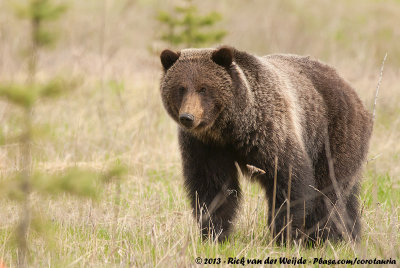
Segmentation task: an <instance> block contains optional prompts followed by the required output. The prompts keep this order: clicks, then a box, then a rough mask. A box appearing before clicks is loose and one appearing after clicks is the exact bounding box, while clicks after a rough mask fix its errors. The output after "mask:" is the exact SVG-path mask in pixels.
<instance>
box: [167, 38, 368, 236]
mask: <svg viewBox="0 0 400 268" xmlns="http://www.w3.org/2000/svg"><path fill="white" fill-rule="evenodd" d="M160 58H161V63H162V66H163V69H164V73H163V76H162V79H161V86H160V90H161V96H162V101H163V104H164V106H165V108H166V110H167V112H168V113H169V115H170V116H171V117H172V118H173V119H174V120H175V121H176V122H177V123H178V125H179V130H178V132H179V133H178V135H179V145H180V152H181V156H182V163H183V164H182V165H183V177H184V183H185V186H186V188H187V192H188V195H189V198H190V201H191V205H192V208H193V213H194V216H195V217H196V219H197V220H198V222H199V224H200V225H201V230H202V234H203V236H206V237H208V238H211V239H218V240H219V241H223V240H225V239H226V238H227V237H228V235H229V233H230V231H231V226H232V221H233V220H234V217H235V214H236V213H237V210H238V205H239V202H240V199H241V190H240V185H239V181H238V177H239V174H240V173H239V171H240V172H241V173H242V174H245V175H246V174H247V175H249V176H251V174H252V173H253V172H254V170H257V172H256V176H253V177H254V180H256V181H258V182H259V183H260V184H261V186H262V187H263V189H264V190H265V193H266V197H267V199H268V223H269V226H270V228H271V234H272V235H273V237H274V239H276V240H277V241H279V242H285V241H286V237H290V239H291V240H293V239H295V240H297V241H309V242H311V243H313V244H314V243H316V242H318V241H323V240H325V239H332V240H338V239H345V240H351V241H356V240H358V239H359V237H360V216H359V215H360V211H359V210H360V208H359V201H358V198H359V191H360V171H361V169H362V165H363V162H364V160H365V158H366V154H367V151H368V144H369V139H370V136H371V132H372V118H371V115H370V113H369V112H368V111H367V110H366V109H365V108H364V106H363V104H362V102H361V101H360V99H359V98H358V96H357V94H356V92H355V91H354V89H353V88H352V87H351V86H350V85H349V83H348V82H346V81H345V80H344V79H343V78H341V77H340V76H339V75H338V73H337V72H336V70H335V69H334V68H332V67H330V66H328V65H326V64H324V63H322V62H320V61H318V60H314V59H311V58H310V57H301V56H296V55H284V54H276V55H268V56H263V57H259V56H253V55H251V54H248V53H246V52H244V51H239V50H237V49H235V48H232V47H228V46H223V47H219V48H216V49H213V48H212V49H184V50H181V51H180V52H173V51H171V50H164V51H163V52H162V53H161V56H160ZM289 189H290V192H289ZM288 204H290V205H288Z"/></svg>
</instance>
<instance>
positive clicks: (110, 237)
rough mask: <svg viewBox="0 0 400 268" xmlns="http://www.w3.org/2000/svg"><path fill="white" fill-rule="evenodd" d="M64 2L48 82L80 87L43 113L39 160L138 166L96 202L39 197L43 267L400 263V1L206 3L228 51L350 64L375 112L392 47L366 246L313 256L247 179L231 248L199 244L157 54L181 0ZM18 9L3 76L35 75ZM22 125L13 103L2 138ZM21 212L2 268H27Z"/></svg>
mask: <svg viewBox="0 0 400 268" xmlns="http://www.w3.org/2000/svg"><path fill="white" fill-rule="evenodd" d="M58 2H62V1H58ZM64 2H68V4H69V10H68V12H67V13H66V14H65V16H64V17H63V18H62V20H61V21H60V22H57V23H54V24H52V25H51V27H54V29H56V31H57V32H58V33H59V36H60V41H59V43H58V44H57V45H56V46H55V47H54V49H52V50H50V51H44V52H42V53H41V54H40V62H39V71H38V79H39V80H45V79H47V78H48V77H51V76H53V75H58V74H63V75H64V76H68V77H74V78H76V79H78V80H79V81H80V82H79V86H78V88H77V89H75V90H74V91H73V92H71V93H70V94H68V95H66V96H64V97H62V98H60V99H58V100H56V101H51V102H50V101H40V102H39V103H37V105H36V106H35V109H34V111H33V121H34V124H35V125H38V126H45V127H46V128H47V129H48V131H47V133H46V135H41V136H40V137H38V138H37V139H36V140H35V141H34V143H33V144H32V150H33V153H32V154H33V166H34V167H35V168H37V169H39V170H41V171H43V172H45V173H56V172H62V171H63V170H65V169H67V168H69V167H75V166H78V167H83V168H89V169H93V170H96V171H100V172H101V171H103V170H105V169H106V168H107V167H108V166H110V165H113V164H114V163H116V162H118V163H123V164H124V165H126V166H127V170H128V172H127V174H126V176H125V177H124V179H123V180H122V181H121V182H120V183H110V184H108V185H107V186H105V189H103V191H102V195H101V198H99V199H98V200H97V201H92V200H88V199H80V198H77V197H74V196H70V195H66V194H63V195H59V196H56V197H54V196H45V197H43V196H40V195H38V194H36V193H33V194H32V196H31V206H32V209H33V211H35V215H36V217H37V218H38V219H46V220H42V221H41V222H42V225H43V226H42V229H44V232H42V233H37V232H35V231H32V232H31V233H30V235H29V243H30V244H29V245H30V263H31V264H30V266H31V267H154V266H157V267H175V266H177V267H186V266H195V265H196V264H195V258H196V257H202V258H203V259H204V258H221V260H222V261H224V260H227V259H228V257H236V258H242V257H245V258H247V259H250V258H257V259H266V258H267V257H271V258H278V257H284V256H286V257H290V258H291V257H298V258H300V257H303V258H307V259H309V260H311V259H313V258H324V259H335V258H336V259H353V258H354V257H357V258H359V259H363V258H364V259H365V258H367V259H374V258H376V259H389V258H392V259H396V260H397V263H399V262H400V209H399V204H400V143H399V142H398V141H399V140H400V105H399V103H400V83H399V76H400V45H399V44H400V28H399V27H397V26H395V25H397V24H398V18H399V16H400V2H399V1H394V0H393V1H374V0H368V1H364V0H354V1H344V0H343V1H338V2H335V3H333V2H330V1H318V4H316V2H314V1H309V0H300V1H288V0H286V1H278V0H276V1H268V4H267V2H265V1H261V0H252V1H239V0H235V1H227V0H225V1H218V2H217V3H214V2H213V1H209V0H207V1H201V2H200V1H199V3H198V5H199V9H200V10H201V11H202V12H207V11H210V10H216V11H219V12H220V13H221V14H222V16H223V18H224V19H223V20H222V21H221V22H220V24H219V25H218V26H219V27H221V28H224V29H225V30H227V32H228V35H227V37H226V38H225V40H224V43H226V44H230V45H233V46H235V47H237V48H239V49H243V50H247V51H249V52H253V53H255V54H259V55H261V54H268V53H274V52H285V53H296V54H307V55H313V56H314V57H316V58H320V59H322V60H324V61H325V62H327V63H330V64H332V65H334V66H336V67H337V68H338V71H339V73H341V74H342V76H343V77H345V78H346V79H347V80H348V81H349V82H350V83H351V84H352V85H353V86H354V87H355V89H356V90H357V92H358V94H359V95H360V97H361V99H362V100H363V101H364V103H365V105H366V107H367V108H368V109H369V110H370V111H372V107H373V102H374V95H375V89H376V85H377V83H378V79H379V75H380V68H381V63H382V59H383V57H384V55H385V53H386V52H387V53H388V58H387V61H386V62H385V69H384V72H383V77H382V83H381V85H380V92H379V98H378V100H377V110H376V121H375V126H374V133H373V137H372V140H371V145H370V152H369V155H368V159H369V161H368V163H367V164H366V168H365V171H364V173H363V184H362V186H363V187H362V193H361V196H360V200H361V203H362V220H363V236H362V241H361V243H360V244H356V245H354V244H351V243H346V242H343V243H339V244H333V243H325V244H324V245H321V246H320V247H317V248H314V249H307V248H303V247H298V246H293V247H291V248H284V247H278V246H276V245H272V244H271V243H270V240H269V236H268V229H267V228H266V221H267V217H266V215H267V205H266V201H265V197H264V194H263V192H262V191H261V189H260V187H259V186H258V185H257V184H253V183H250V182H249V181H248V180H246V179H245V178H242V179H241V185H242V188H243V192H244V202H243V205H242V207H241V209H240V213H239V217H238V218H237V220H236V221H235V223H234V232H233V235H232V237H231V240H230V241H228V242H226V243H223V244H213V243H210V242H204V243H203V242H201V241H200V238H199V232H198V228H197V226H196V223H195V222H194V220H193V218H192V216H191V209H190V206H189V202H188V200H187V198H186V195H185V192H184V189H183V180H182V173H181V164H180V157H179V152H178V143H177V135H176V130H177V126H176V124H175V123H174V122H173V121H172V120H171V119H170V118H169V117H168V115H167V114H166V112H165V110H164V108H163V106H162V103H161V100H160V96H159V89H158V88H159V79H160V76H161V65H160V63H159V59H158V55H157V52H158V51H159V50H161V49H162V48H164V47H166V46H167V45H165V44H163V43H161V42H160V41H157V40H158V37H159V35H160V32H159V29H160V27H159V25H158V24H157V21H156V20H155V19H154V17H155V15H156V14H157V10H160V9H167V10H169V9H171V6H173V4H175V3H179V1H156V0H148V1H145V0H136V1H135V0H119V1H106V0H103V1H95V0H89V1H78V0H69V1H64ZM10 3H11V2H10V1H1V0H0V82H4V81H24V80H25V79H26V60H24V57H23V51H24V45H25V43H26V40H27V38H28V27H27V23H26V22H25V21H23V20H22V21H21V20H19V19H17V18H16V17H15V16H14V15H13V13H12V5H10ZM20 123H21V112H20V111H19V110H18V109H15V107H14V106H12V105H11V104H9V103H7V102H5V101H0V136H1V137H12V136H15V135H16V133H18V132H19V131H20V128H19V126H20ZM18 148H19V147H18V144H16V143H15V142H14V141H13V140H12V138H8V139H6V143H5V144H2V145H0V180H3V179H5V178H7V177H8V176H10V175H11V174H13V173H14V172H15V171H17V170H18V165H19V160H18V159H19V158H18V154H19V150H18ZM18 216H19V206H18V203H16V202H14V201H12V200H8V199H4V198H1V199H0V260H1V259H2V260H3V262H4V264H6V265H7V267H15V262H16V258H17V256H16V248H15V243H13V240H14V239H13V232H14V229H15V226H16V224H17V222H18ZM39 222H40V221H39ZM225 265H226V264H225ZM225 265H224V264H222V265H218V266H225ZM210 266H211V265H210ZM238 266H241V265H240V264H238ZM315 266H318V265H317V264H316V265H315ZM0 267H1V262H0Z"/></svg>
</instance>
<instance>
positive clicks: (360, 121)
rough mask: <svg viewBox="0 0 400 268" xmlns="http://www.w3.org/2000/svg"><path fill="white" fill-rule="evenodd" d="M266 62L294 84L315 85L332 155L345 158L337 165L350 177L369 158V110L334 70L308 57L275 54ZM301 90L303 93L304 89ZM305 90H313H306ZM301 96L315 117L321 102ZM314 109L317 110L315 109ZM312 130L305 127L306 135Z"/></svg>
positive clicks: (370, 120) (370, 128)
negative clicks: (305, 82) (299, 82)
mask: <svg viewBox="0 0 400 268" xmlns="http://www.w3.org/2000/svg"><path fill="white" fill-rule="evenodd" d="M263 59H264V60H266V61H267V62H270V63H271V64H273V65H274V66H280V67H278V68H280V69H281V70H283V71H284V72H286V75H287V77H288V78H289V79H291V81H294V82H293V83H295V84H296V81H299V80H304V81H308V82H309V83H310V84H312V89H311V90H315V91H316V92H317V93H318V95H319V96H320V97H321V98H322V105H323V106H324V110H325V114H326V117H327V122H328V135H329V141H330V145H331V151H332V154H333V155H341V156H342V159H341V160H339V161H338V163H336V165H337V166H338V168H342V169H344V171H345V173H347V174H348V175H351V174H352V173H353V170H356V169H357V168H358V167H359V166H360V165H361V163H362V160H364V159H365V157H366V154H367V151H368V145H369V139H370V136H371V132H372V125H373V124H372V116H371V114H370V112H368V111H367V110H366V108H365V107H364V105H363V103H362V101H361V100H360V98H359V97H358V95H357V93H356V92H355V90H354V89H353V88H352V87H351V86H350V84H349V83H348V82H347V81H346V80H344V79H343V78H342V77H341V76H340V75H339V74H338V73H337V71H336V70H335V69H334V68H333V67H331V66H329V65H327V64H325V63H322V62H320V61H318V60H315V59H312V58H310V57H308V56H307V57H303V56H297V55H284V54H275V55H269V56H265V57H263ZM301 88H302V90H304V88H305V87H304V86H303V87H301ZM306 90H310V88H309V87H306ZM300 94H301V96H300V98H299V100H300V102H303V105H305V111H306V113H310V114H314V116H316V112H318V107H319V106H320V104H321V103H319V104H318V102H320V100H312V99H308V100H307V96H309V94H308V93H307V92H304V91H303V92H301V93H300ZM313 101H314V104H313ZM315 103H317V104H315ZM315 105H316V107H317V108H316V107H313V106H315ZM320 112H321V110H320ZM312 123H313V124H314V123H315V122H312ZM312 129H313V128H312V127H310V126H308V127H306V130H307V131H308V130H312ZM314 130H317V132H320V131H321V129H314ZM315 134H316V135H317V136H314V135H312V136H314V137H316V138H317V137H318V133H315ZM313 142H315V141H313ZM321 142H323V141H321ZM349 167H353V169H351V168H349Z"/></svg>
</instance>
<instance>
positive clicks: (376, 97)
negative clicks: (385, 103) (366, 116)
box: [372, 52, 387, 122]
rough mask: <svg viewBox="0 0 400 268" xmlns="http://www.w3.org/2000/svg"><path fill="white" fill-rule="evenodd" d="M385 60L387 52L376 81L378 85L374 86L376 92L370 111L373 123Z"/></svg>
mask: <svg viewBox="0 0 400 268" xmlns="http://www.w3.org/2000/svg"><path fill="white" fill-rule="evenodd" d="M386 58H387V52H386V54H385V57H384V58H383V61H382V65H381V73H380V75H379V80H378V84H377V85H376V91H375V100H374V109H373V110H372V121H373V122H374V121H375V108H376V101H377V99H378V92H379V87H380V86H381V82H382V76H383V68H384V66H385V61H386Z"/></svg>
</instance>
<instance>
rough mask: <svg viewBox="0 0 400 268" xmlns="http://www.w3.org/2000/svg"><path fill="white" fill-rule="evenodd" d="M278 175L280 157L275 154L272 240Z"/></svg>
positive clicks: (272, 236) (272, 237)
mask: <svg viewBox="0 0 400 268" xmlns="http://www.w3.org/2000/svg"><path fill="white" fill-rule="evenodd" d="M277 177H278V157H277V156H275V170H274V189H273V194H272V213H271V241H272V240H273V239H274V229H275V202H276V180H277Z"/></svg>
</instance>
